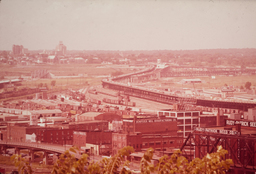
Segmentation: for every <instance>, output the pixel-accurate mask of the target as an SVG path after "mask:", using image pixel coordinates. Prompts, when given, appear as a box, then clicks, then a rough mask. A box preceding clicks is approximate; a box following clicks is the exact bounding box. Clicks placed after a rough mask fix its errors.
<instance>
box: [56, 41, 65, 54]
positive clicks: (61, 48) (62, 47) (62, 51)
mask: <svg viewBox="0 0 256 174" xmlns="http://www.w3.org/2000/svg"><path fill="white" fill-rule="evenodd" d="M66 51H67V47H66V46H65V45H63V43H62V41H60V43H59V45H57V46H56V49H55V54H56V55H65V54H66Z"/></svg>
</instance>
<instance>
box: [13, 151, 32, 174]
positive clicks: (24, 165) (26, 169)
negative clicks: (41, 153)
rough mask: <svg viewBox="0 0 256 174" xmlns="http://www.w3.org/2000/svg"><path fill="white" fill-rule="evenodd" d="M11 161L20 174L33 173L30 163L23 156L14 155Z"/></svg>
mask: <svg viewBox="0 0 256 174" xmlns="http://www.w3.org/2000/svg"><path fill="white" fill-rule="evenodd" d="M11 161H13V162H14V164H15V166H16V167H18V171H19V173H21V174H32V173H33V170H32V168H31V166H30V163H29V162H28V161H27V160H26V159H25V158H22V157H21V155H17V154H14V155H13V156H12V157H11Z"/></svg>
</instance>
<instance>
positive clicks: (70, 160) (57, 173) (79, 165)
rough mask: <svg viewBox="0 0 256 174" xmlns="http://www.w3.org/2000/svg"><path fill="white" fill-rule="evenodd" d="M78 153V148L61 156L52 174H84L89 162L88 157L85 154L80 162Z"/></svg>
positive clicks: (72, 148)
mask: <svg viewBox="0 0 256 174" xmlns="http://www.w3.org/2000/svg"><path fill="white" fill-rule="evenodd" d="M76 153H78V148H76V147H71V148H70V149H69V150H66V151H65V152H64V153H63V154H61V155H60V157H59V159H58V160H57V162H56V163H55V164H54V166H53V170H52V174H66V173H70V174H78V173H83V171H84V166H86V164H87V162H88V155H86V154H83V155H82V156H81V158H80V159H79V160H76V157H75V154H76Z"/></svg>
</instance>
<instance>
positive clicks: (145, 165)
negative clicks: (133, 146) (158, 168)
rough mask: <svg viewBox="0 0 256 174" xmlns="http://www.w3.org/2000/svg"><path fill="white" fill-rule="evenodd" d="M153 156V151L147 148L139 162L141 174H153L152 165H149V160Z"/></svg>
mask: <svg viewBox="0 0 256 174" xmlns="http://www.w3.org/2000/svg"><path fill="white" fill-rule="evenodd" d="M153 155H154V149H153V148H149V149H148V150H147V151H146V152H145V153H144V155H143V157H142V159H141V161H140V171H141V173H142V174H149V173H151V172H154V164H151V160H152V158H153Z"/></svg>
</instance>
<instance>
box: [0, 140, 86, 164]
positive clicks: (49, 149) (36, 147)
mask: <svg viewBox="0 0 256 174" xmlns="http://www.w3.org/2000/svg"><path fill="white" fill-rule="evenodd" d="M8 148H15V153H16V154H20V150H22V149H28V150H29V151H30V156H31V160H32V161H33V160H34V152H36V151H43V152H44V157H45V158H46V163H48V160H49V156H48V155H49V154H53V153H57V154H59V155H60V154H62V153H64V152H65V151H66V150H69V149H68V148H66V147H65V146H61V145H56V144H45V143H29V142H11V141H0V152H1V153H3V152H4V151H6V150H7V149H8ZM5 153H6V152H5ZM70 153H71V154H73V155H75V157H76V158H77V159H79V158H81V155H80V154H78V153H73V152H70Z"/></svg>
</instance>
